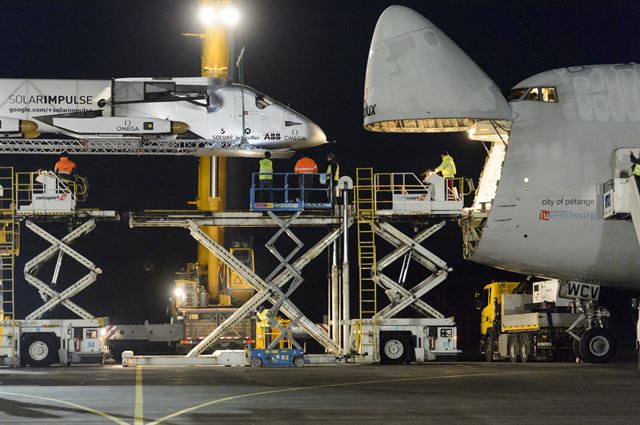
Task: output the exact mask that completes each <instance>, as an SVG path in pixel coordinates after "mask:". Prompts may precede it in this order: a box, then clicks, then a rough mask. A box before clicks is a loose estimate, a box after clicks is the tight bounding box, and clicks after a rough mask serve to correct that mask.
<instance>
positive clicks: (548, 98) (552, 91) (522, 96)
mask: <svg viewBox="0 0 640 425" xmlns="http://www.w3.org/2000/svg"><path fill="white" fill-rule="evenodd" d="M518 100H528V101H533V102H547V103H556V102H557V101H558V97H557V96H556V88H555V87H525V88H517V89H512V90H511V91H510V92H509V96H508V97H507V101H509V102H517V101H518Z"/></svg>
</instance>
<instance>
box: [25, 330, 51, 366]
mask: <svg viewBox="0 0 640 425" xmlns="http://www.w3.org/2000/svg"><path fill="white" fill-rule="evenodd" d="M21 348H22V350H21V351H22V352H21V354H20V357H22V359H23V360H24V362H25V363H26V364H27V365H29V366H32V367H47V366H50V365H52V364H53V363H55V362H56V361H57V360H58V345H57V344H56V340H55V338H54V337H53V336H51V335H37V334H31V335H27V336H25V338H24V339H23V340H22V342H21Z"/></svg>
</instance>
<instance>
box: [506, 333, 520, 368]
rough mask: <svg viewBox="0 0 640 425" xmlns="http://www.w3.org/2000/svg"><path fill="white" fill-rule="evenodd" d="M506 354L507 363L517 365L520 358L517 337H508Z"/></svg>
mask: <svg viewBox="0 0 640 425" xmlns="http://www.w3.org/2000/svg"><path fill="white" fill-rule="evenodd" d="M507 353H509V361H510V362H511V363H517V362H518V358H519V357H520V344H518V336H517V335H509V341H508V343H507Z"/></svg>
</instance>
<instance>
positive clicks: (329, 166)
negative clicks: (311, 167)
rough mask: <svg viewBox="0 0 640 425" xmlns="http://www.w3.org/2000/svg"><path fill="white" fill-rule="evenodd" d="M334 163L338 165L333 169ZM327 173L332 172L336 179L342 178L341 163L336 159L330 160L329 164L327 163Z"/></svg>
mask: <svg viewBox="0 0 640 425" xmlns="http://www.w3.org/2000/svg"><path fill="white" fill-rule="evenodd" d="M332 164H335V165H336V169H335V170H333V169H332V167H331V165H332ZM327 174H331V175H332V176H333V180H335V181H338V180H340V164H338V163H337V162H336V161H331V162H329V165H327Z"/></svg>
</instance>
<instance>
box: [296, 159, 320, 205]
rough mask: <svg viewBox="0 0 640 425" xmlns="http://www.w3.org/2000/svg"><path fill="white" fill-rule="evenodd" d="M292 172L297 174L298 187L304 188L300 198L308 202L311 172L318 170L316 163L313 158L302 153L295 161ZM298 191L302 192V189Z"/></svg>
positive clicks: (311, 179) (311, 187)
mask: <svg viewBox="0 0 640 425" xmlns="http://www.w3.org/2000/svg"><path fill="white" fill-rule="evenodd" d="M293 172H294V173H296V174H298V176H299V182H300V183H299V184H300V188H304V197H303V199H302V200H303V201H304V202H309V201H310V200H311V190H310V189H313V174H314V173H317V172H318V164H316V162H315V161H314V160H313V159H311V158H309V157H308V156H306V155H305V154H302V155H301V157H300V159H299V160H298V162H296V166H295V168H294V169H293ZM300 192H302V190H301V191H300ZM301 195H302V194H301Z"/></svg>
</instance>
